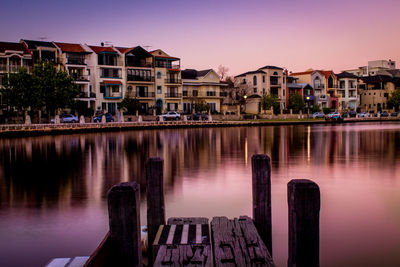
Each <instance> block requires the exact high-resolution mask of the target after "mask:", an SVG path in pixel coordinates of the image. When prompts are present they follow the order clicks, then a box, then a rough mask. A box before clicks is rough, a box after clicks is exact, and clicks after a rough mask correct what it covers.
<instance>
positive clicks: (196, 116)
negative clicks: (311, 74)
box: [188, 113, 208, 121]
mask: <svg viewBox="0 0 400 267" xmlns="http://www.w3.org/2000/svg"><path fill="white" fill-rule="evenodd" d="M188 120H194V121H206V120H208V116H207V115H206V114H203V113H194V114H192V115H189V116H188Z"/></svg>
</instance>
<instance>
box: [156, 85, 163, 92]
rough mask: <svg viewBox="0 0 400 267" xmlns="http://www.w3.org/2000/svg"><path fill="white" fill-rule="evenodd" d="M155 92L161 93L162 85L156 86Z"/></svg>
mask: <svg viewBox="0 0 400 267" xmlns="http://www.w3.org/2000/svg"><path fill="white" fill-rule="evenodd" d="M157 94H162V87H161V86H160V85H158V86H157Z"/></svg>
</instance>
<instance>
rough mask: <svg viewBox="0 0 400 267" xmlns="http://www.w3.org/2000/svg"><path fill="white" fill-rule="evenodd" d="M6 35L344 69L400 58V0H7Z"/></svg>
mask: <svg viewBox="0 0 400 267" xmlns="http://www.w3.org/2000/svg"><path fill="white" fill-rule="evenodd" d="M1 10H2V16H1V17H0V25H1V27H0V36H1V38H0V39H1V41H10V42H16V41H19V40H20V39H21V38H26V39H38V38H39V37H47V40H51V41H61V42H78V43H87V44H95V45H98V44H100V42H102V41H111V42H112V44H113V45H116V46H135V45H142V46H151V47H150V48H149V49H150V50H152V49H157V48H161V49H163V50H164V51H166V52H167V53H169V54H170V55H172V56H177V57H180V58H181V65H182V67H183V68H196V69H205V68H214V69H216V68H217V67H218V65H220V64H222V65H225V66H227V67H229V68H230V73H229V74H230V75H237V74H239V73H241V72H245V71H248V70H253V69H256V68H258V67H262V66H264V65H277V66H281V67H286V68H288V69H289V70H291V71H303V70H305V69H307V68H310V67H311V68H314V69H333V70H334V71H341V70H343V69H349V68H355V67H358V66H361V65H365V64H366V63H367V61H368V60H376V59H392V60H395V61H397V63H398V65H399V64H400V49H399V47H400V37H399V34H398V33H399V30H400V16H398V13H399V11H400V1H398V0H380V1H375V0H353V1H352V0H331V1H324V0H320V1H313V0H297V1H296V0H279V1H278V0H275V1H256V0H248V1H235V0H231V1H225V0H220V1H210V0H205V1H189V0H171V1H163V0H158V1H156V0H146V1H123V0H115V1H111V0H108V1H105V0H97V1H87V0H79V1H78V0H70V1H64V0H41V1H31V0H5V1H4V0H3V1H2V4H1Z"/></svg>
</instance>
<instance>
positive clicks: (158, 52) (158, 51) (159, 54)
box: [149, 49, 180, 60]
mask: <svg viewBox="0 0 400 267" xmlns="http://www.w3.org/2000/svg"><path fill="white" fill-rule="evenodd" d="M149 53H150V54H152V55H153V56H154V57H158V58H167V59H174V60H179V59H180V58H178V57H171V56H169V55H168V54H167V53H165V52H164V51H162V50H161V49H156V50H153V51H150V52H149Z"/></svg>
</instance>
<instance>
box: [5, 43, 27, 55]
mask: <svg viewBox="0 0 400 267" xmlns="http://www.w3.org/2000/svg"><path fill="white" fill-rule="evenodd" d="M7 50H12V51H23V52H24V54H25V55H30V54H31V53H30V52H29V50H27V49H26V47H25V45H23V44H22V43H10V42H0V53H4V52H5V51H7Z"/></svg>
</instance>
